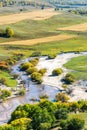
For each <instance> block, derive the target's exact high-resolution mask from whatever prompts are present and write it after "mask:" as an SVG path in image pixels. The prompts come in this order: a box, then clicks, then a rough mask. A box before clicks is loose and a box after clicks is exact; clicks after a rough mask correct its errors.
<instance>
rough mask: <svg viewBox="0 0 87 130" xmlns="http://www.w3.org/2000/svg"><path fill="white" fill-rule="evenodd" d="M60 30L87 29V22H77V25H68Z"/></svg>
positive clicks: (82, 30)
mask: <svg viewBox="0 0 87 130" xmlns="http://www.w3.org/2000/svg"><path fill="white" fill-rule="evenodd" d="M58 30H63V31H64V30H70V31H81V32H84V31H87V23H83V24H77V25H72V26H68V27H64V28H59V29H58Z"/></svg>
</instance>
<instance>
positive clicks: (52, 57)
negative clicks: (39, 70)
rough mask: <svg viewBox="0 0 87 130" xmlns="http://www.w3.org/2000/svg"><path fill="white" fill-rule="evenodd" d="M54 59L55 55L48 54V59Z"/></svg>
mask: <svg viewBox="0 0 87 130" xmlns="http://www.w3.org/2000/svg"><path fill="white" fill-rule="evenodd" d="M55 57H56V54H50V55H48V59H54V58H55Z"/></svg>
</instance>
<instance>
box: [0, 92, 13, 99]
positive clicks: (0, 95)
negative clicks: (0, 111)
mask: <svg viewBox="0 0 87 130" xmlns="http://www.w3.org/2000/svg"><path fill="white" fill-rule="evenodd" d="M11 94H12V93H11V91H9V90H1V93H0V98H1V99H5V98H7V97H9V96H11Z"/></svg>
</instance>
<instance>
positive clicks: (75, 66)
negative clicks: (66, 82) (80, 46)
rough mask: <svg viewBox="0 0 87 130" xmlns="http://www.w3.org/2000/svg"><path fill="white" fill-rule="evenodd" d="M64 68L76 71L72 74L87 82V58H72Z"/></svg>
mask: <svg viewBox="0 0 87 130" xmlns="http://www.w3.org/2000/svg"><path fill="white" fill-rule="evenodd" d="M64 66H65V67H66V68H68V69H71V70H74V71H72V72H71V73H72V74H73V75H74V76H75V77H76V78H77V79H86V80H87V56H79V57H75V58H72V59H71V60H70V61H69V62H68V63H66V64H65V65H64Z"/></svg>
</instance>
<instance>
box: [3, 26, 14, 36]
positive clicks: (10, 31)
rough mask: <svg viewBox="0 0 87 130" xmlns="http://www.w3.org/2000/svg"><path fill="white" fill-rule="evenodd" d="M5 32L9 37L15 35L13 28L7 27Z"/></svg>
mask: <svg viewBox="0 0 87 130" xmlns="http://www.w3.org/2000/svg"><path fill="white" fill-rule="evenodd" d="M5 34H6V36H7V37H13V36H14V31H13V30H12V29H11V28H6V31H5Z"/></svg>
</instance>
